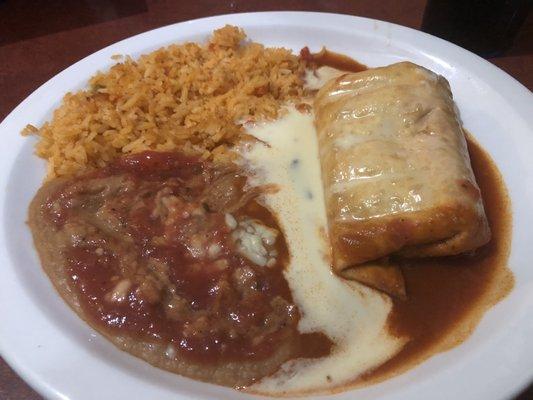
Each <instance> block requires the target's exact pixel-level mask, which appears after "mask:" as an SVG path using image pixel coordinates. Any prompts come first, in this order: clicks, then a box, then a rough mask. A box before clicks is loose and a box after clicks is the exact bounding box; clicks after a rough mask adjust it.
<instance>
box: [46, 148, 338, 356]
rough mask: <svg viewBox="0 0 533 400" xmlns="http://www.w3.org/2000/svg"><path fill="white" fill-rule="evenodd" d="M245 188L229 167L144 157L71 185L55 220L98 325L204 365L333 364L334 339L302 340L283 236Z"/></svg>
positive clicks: (59, 200) (171, 156)
mask: <svg viewBox="0 0 533 400" xmlns="http://www.w3.org/2000/svg"><path fill="white" fill-rule="evenodd" d="M245 183H246V178H245V177H243V176H242V175H240V174H239V172H238V171H236V170H235V169H233V168H230V167H222V168H220V169H215V168H214V167H213V166H212V165H209V164H207V163H203V162H201V161H199V160H198V159H195V158H188V157H184V156H182V155H179V154H176V153H156V152H145V153H141V154H137V155H133V156H128V157H124V158H122V159H120V160H118V161H116V162H115V163H113V164H112V165H111V166H109V167H107V168H105V169H103V170H101V171H97V172H94V173H91V174H88V175H86V176H85V177H82V178H80V179H79V180H76V181H69V183H67V184H65V185H63V186H62V188H61V189H60V190H59V191H57V192H56V193H55V194H54V195H53V196H51V197H50V198H49V201H48V202H47V203H46V209H47V212H48V215H49V217H50V219H51V220H52V221H53V222H54V224H55V225H56V226H57V228H59V229H62V231H64V232H65V234H66V235H67V238H68V241H69V242H70V243H69V245H68V246H67V247H66V250H65V251H66V257H67V266H66V268H67V269H68V276H69V278H70V281H71V282H70V284H71V287H73V288H74V290H76V291H77V293H78V298H79V300H80V303H81V307H82V309H83V310H84V313H85V314H86V316H88V318H89V319H90V320H91V322H92V323H94V324H96V325H97V326H99V327H100V328H102V329H104V330H106V331H107V332H110V333H111V334H115V335H122V334H124V335H128V336H130V337H136V338H139V339H140V340H143V341H160V342H163V343H169V344H170V345H172V346H173V348H174V349H175V351H176V352H178V353H179V355H180V356H181V357H185V358H187V359H190V360H194V361H196V362H208V363H220V362H227V361H235V360H250V359H256V360H260V359H263V358H265V357H268V356H269V355H271V354H272V353H273V352H274V351H275V349H276V348H278V347H279V346H280V345H281V344H282V343H284V344H286V343H291V345H292V347H293V349H294V350H293V356H294V357H296V356H302V357H318V356H323V355H326V354H327V353H328V352H329V350H330V347H331V342H330V341H329V340H328V339H327V338H326V337H325V336H324V335H321V334H307V335H302V334H300V333H298V331H297V329H296V326H297V323H298V320H299V318H300V317H299V313H298V309H297V308H296V306H295V305H294V303H293V300H292V297H291V293H290V290H289V287H288V285H287V282H286V281H285V279H284V276H283V273H282V271H283V268H284V265H285V263H286V262H287V258H288V254H287V246H286V243H285V241H284V238H283V234H282V232H281V230H280V228H279V226H278V224H277V222H276V220H275V218H274V217H273V215H272V214H271V213H270V212H269V211H268V210H267V209H266V208H264V207H262V206H261V205H260V204H258V203H257V202H256V201H255V196H256V193H255V194H254V193H251V192H249V191H246V190H245V189H244V185H245ZM265 232H266V233H265ZM261 233H262V235H261ZM254 241H255V244H256V245H257V242H258V241H259V242H260V245H259V247H257V246H256V247H255V248H254V249H252V251H251V253H250V250H249V249H248V250H246V248H247V246H248V247H250V245H251V244H253V243H252V242H254ZM252 247H253V246H252Z"/></svg>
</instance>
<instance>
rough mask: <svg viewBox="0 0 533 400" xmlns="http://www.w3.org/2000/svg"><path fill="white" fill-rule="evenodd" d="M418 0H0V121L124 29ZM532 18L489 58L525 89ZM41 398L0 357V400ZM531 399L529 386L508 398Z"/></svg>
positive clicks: (391, 11) (402, 11)
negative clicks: (213, 17) (231, 15)
mask: <svg viewBox="0 0 533 400" xmlns="http://www.w3.org/2000/svg"><path fill="white" fill-rule="evenodd" d="M425 5H426V0H411V1H408V2H403V1H398V0H381V1H380V0H378V1H376V0H357V1H356V0H285V1H283V0H269V1H260V0H229V1H228V0H195V1H187V2H186V1H179V0H176V1H170V0H167V1H165V0H113V1H110V0H77V1H70V2H69V1H62V2H58V1H48V0H32V1H29V0H0V60H1V61H0V120H2V119H3V118H5V117H6V116H7V114H9V112H11V110H12V109H13V108H14V107H15V106H16V105H17V104H19V103H20V102H21V101H22V100H23V99H24V98H26V96H28V95H29V94H30V93H31V92H32V91H34V90H35V89H36V88H37V87H39V86H40V85H41V84H42V83H44V82H46V81H47V80H48V79H50V78H52V77H53V76H54V75H56V74H57V73H58V72H60V71H61V70H63V69H65V68H66V67H68V66H69V65H71V64H73V63H74V62H76V61H78V60H80V59H81V58H83V57H85V56H87V55H89V54H91V53H93V52H95V51H97V50H99V49H101V48H103V47H105V46H108V45H110V44H112V43H114V42H117V41H119V40H122V39H124V38H127V37H129V36H132V35H135V34H138V33H140V32H144V31H147V30H150V29H154V28H157V27H160V26H163V25H168V24H172V23H175V22H179V21H185V20H189V19H194V18H201V17H206V16H210V15H219V14H228V13H237V12H251V11H277V10H295V11H296V10H298V11H322V12H332V13H343V14H351V15H359V16H364V17H369V18H376V19H380V20H384V21H389V22H394V23H397V24H400V25H404V26H408V27H411V28H415V29H418V28H420V26H421V23H422V18H423V14H424V8H425ZM532 20H533V18H532V15H529V18H528V19H527V20H526V22H525V24H524V25H523V27H522V29H521V31H520V32H519V34H518V36H517V38H516V39H515V42H514V45H513V46H512V47H511V48H510V49H509V50H508V51H506V52H505V53H504V54H503V55H502V56H499V57H493V58H489V61H490V62H492V63H493V64H495V65H497V66H498V67H500V68H501V69H503V70H504V71H506V72H507V73H509V74H510V75H512V76H513V77H514V78H515V79H517V80H518V81H519V82H521V83H522V84H523V85H525V86H526V87H527V88H529V89H530V90H531V89H533V21H532ZM36 399H41V396H39V395H38V394H37V393H35V392H34V391H33V390H32V389H31V388H30V387H29V386H28V385H26V384H25V383H24V382H23V381H22V380H21V379H20V378H19V377H18V376H17V375H16V374H15V373H14V372H13V371H12V370H11V369H10V368H9V366H8V365H7V364H6V363H5V362H4V361H3V360H2V359H1V358H0V400H36ZM526 399H533V385H532V386H530V387H529V388H528V389H527V390H526V391H525V392H523V393H522V394H521V395H519V396H518V397H517V398H516V400H526Z"/></svg>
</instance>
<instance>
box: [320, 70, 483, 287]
mask: <svg viewBox="0 0 533 400" xmlns="http://www.w3.org/2000/svg"><path fill="white" fill-rule="evenodd" d="M314 105H315V114H316V121H315V123H316V127H317V131H318V139H319V150H320V161H321V168H322V179H323V184H324V192H325V201H326V209H327V216H328V224H329V233H330V238H331V242H332V248H333V257H334V269H335V271H336V272H337V273H340V274H341V275H345V276H348V277H351V278H354V279H356V280H361V281H363V282H364V283H366V284H368V285H369V286H373V287H375V288H377V289H380V290H383V291H385V292H389V293H391V292H392V293H393V294H394V292H395V290H396V289H397V288H396V289H395V288H394V285H396V286H398V287H400V286H401V282H400V280H401V274H400V276H399V277H398V272H397V271H394V269H393V267H387V266H386V265H384V264H383V263H382V262H379V263H376V260H380V259H383V257H386V256H389V255H392V254H397V255H401V256H404V257H427V256H447V255H455V254H459V253H463V252H467V251H470V250H474V249H476V248H477V247H479V246H481V245H483V244H485V243H487V242H488V241H489V240H490V229H489V225H488V222H487V218H486V216H485V212H484V209H483V201H482V198H481V194H480V191H479V188H478V186H477V183H476V180H475V177H474V174H473V172H472V168H471V166H470V159H469V156H468V150H467V147H466V140H465V136H464V132H463V130H462V127H461V123H460V121H459V117H458V113H457V110H456V108H455V105H454V102H453V98H452V93H451V91H450V86H449V84H448V82H447V81H446V79H444V78H443V77H442V76H439V75H437V74H434V73H433V72H431V71H429V70H427V69H425V68H423V67H420V66H418V65H416V64H412V63H409V62H402V63H398V64H393V65H390V66H387V67H383V68H374V69H369V70H367V71H363V72H359V73H349V74H345V75H342V76H340V77H339V78H336V79H333V80H331V81H329V82H328V83H326V85H325V86H324V87H322V88H321V90H320V91H319V92H318V94H317V97H316V99H315V104H314ZM357 266H363V268H361V269H360V270H359V271H358V268H357ZM387 268H389V269H387ZM391 285H392V287H391ZM399 290H400V291H401V290H402V289H401V288H399Z"/></svg>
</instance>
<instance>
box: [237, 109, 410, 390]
mask: <svg viewBox="0 0 533 400" xmlns="http://www.w3.org/2000/svg"><path fill="white" fill-rule="evenodd" d="M246 129H247V133H249V134H250V135H252V136H254V137H256V138H257V139H259V140H260V142H257V143H256V144H254V145H247V146H244V147H243V148H242V149H241V153H242V155H243V156H244V159H245V160H246V161H245V163H246V164H247V167H248V168H250V169H251V170H252V172H253V174H252V175H253V177H252V178H251V181H250V184H251V185H265V184H274V185H276V186H277V187H278V188H279V190H278V191H276V192H274V193H266V194H264V195H263V198H262V201H263V202H264V203H265V205H266V206H267V207H268V208H269V209H271V211H272V212H273V213H274V214H275V215H277V217H278V222H279V224H280V227H281V228H282V229H283V232H284V234H285V238H286V241H287V246H288V248H289V254H290V260H289V264H288V266H287V269H286V271H285V277H286V279H287V281H288V284H289V286H290V288H291V291H292V295H293V298H294V301H295V302H296V304H297V305H298V307H299V309H300V313H301V320H300V324H299V330H300V331H301V332H302V333H307V332H323V333H325V334H326V335H327V336H329V338H330V339H332V340H333V342H334V343H335V346H334V348H333V350H332V353H331V354H330V355H329V356H328V357H324V358H319V359H296V360H292V361H289V362H287V363H286V364H284V365H283V366H282V368H281V369H280V370H279V371H278V372H277V373H276V374H274V375H272V376H270V377H267V378H264V379H263V380H261V381H259V382H258V383H256V384H254V385H253V386H251V387H250V388H249V389H248V390H250V391H251V392H256V393H262V394H276V395H291V394H301V393H303V392H316V391H324V390H328V389H330V388H332V387H335V386H340V385H343V384H347V383H348V382H351V381H354V380H355V379H356V378H357V377H358V376H359V375H361V374H362V373H364V372H367V371H369V370H371V369H373V368H375V367H377V366H378V365H380V364H382V363H383V362H385V361H386V360H388V359H390V358H391V357H392V356H393V355H395V354H396V353H397V352H398V351H399V350H400V348H401V347H402V345H403V344H404V340H402V339H398V338H395V337H392V336H391V335H389V334H388V332H387V329H386V320H387V316H388V314H389V312H390V310H391V308H392V303H391V301H390V299H389V298H388V297H386V296H384V295H381V294H379V293H377V292H375V291H373V290H371V289H368V288H366V287H363V286H361V285H359V284H357V283H354V282H348V281H345V280H343V279H341V278H339V277H337V276H336V275H334V274H333V272H332V271H331V267H330V259H331V257H330V250H329V243H328V240H327V237H326V232H327V229H326V210H325V206H324V194H323V189H322V182H321V177H320V163H319V158H318V157H319V156H318V142H317V138H316V131H315V128H314V125H313V115H312V114H302V113H300V112H299V111H297V110H296V109H295V108H293V107H289V108H288V110H287V113H286V114H285V115H284V116H283V117H281V118H280V119H278V120H277V121H274V122H268V123H259V124H255V125H248V126H246Z"/></svg>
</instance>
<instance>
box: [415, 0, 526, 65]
mask: <svg viewBox="0 0 533 400" xmlns="http://www.w3.org/2000/svg"><path fill="white" fill-rule="evenodd" d="M532 3H533V0H429V1H428V3H427V6H426V10H425V12H424V20H423V22H422V30H423V31H424V32H428V33H431V34H432V35H435V36H439V37H441V38H443V39H446V40H449V41H450V42H453V43H455V44H458V45H459V46H461V47H464V48H466V49H468V50H470V51H473V52H474V53H477V54H479V55H481V56H483V57H491V56H496V55H500V54H502V53H503V52H504V51H505V50H507V49H508V48H509V47H510V46H511V45H512V44H513V40H514V38H515V36H516V34H517V33H518V31H519V29H520V26H521V25H522V23H523V22H524V20H525V19H526V17H527V15H528V13H529V11H530V9H531V5H532Z"/></svg>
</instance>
